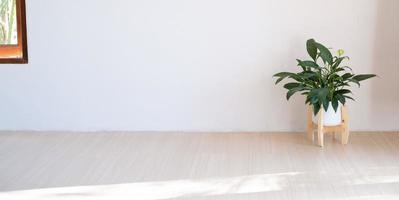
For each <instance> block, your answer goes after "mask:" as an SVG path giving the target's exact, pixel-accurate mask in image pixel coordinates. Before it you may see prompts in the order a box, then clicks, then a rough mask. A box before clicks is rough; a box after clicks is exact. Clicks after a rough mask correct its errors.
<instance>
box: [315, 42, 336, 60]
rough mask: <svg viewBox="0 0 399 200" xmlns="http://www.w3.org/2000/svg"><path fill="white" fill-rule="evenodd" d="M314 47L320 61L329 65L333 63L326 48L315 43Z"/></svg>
mask: <svg viewBox="0 0 399 200" xmlns="http://www.w3.org/2000/svg"><path fill="white" fill-rule="evenodd" d="M316 47H317V48H318V49H319V51H320V57H321V59H323V61H324V63H328V64H330V65H331V64H332V62H333V56H332V54H331V52H330V50H328V49H327V47H325V46H324V45H322V44H320V43H316Z"/></svg>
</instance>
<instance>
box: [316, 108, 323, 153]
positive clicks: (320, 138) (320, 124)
mask: <svg viewBox="0 0 399 200" xmlns="http://www.w3.org/2000/svg"><path fill="white" fill-rule="evenodd" d="M323 118H324V110H323V108H321V109H320V111H319V121H318V123H317V136H318V137H317V139H318V142H319V146H321V147H323V146H324V133H323V131H324V130H323V128H324V119H323Z"/></svg>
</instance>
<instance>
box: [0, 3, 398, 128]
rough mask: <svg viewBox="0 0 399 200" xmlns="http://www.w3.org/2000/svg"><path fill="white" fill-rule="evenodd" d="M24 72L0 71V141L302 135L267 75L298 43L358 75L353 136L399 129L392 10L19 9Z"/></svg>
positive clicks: (299, 50)
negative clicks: (119, 135)
mask: <svg viewBox="0 0 399 200" xmlns="http://www.w3.org/2000/svg"><path fill="white" fill-rule="evenodd" d="M26 3H27V15H28V29H29V30H28V32H29V33H28V36H29V38H28V39H29V57H30V62H29V64H28V65H2V66H0V129H2V130H78V131H87V130H90V131H95V130H136V131H137V130H158V131H176V130H177V131H179V130H182V131H183V130H184V131H301V130H304V128H305V106H304V104H303V97H300V96H296V97H294V98H293V99H292V100H291V101H290V102H287V101H286V100H285V90H284V89H283V88H282V87H281V86H274V84H273V83H274V80H272V78H271V77H272V75H273V74H274V73H276V72H278V71H281V70H296V69H297V68H298V67H296V66H295V64H296V62H295V59H296V58H305V57H306V50H305V41H306V39H308V38H315V39H317V40H318V41H320V42H322V43H324V44H326V45H327V46H331V47H334V48H343V49H345V50H346V52H347V54H348V55H349V56H350V57H351V58H352V59H351V61H350V63H349V64H350V65H351V66H352V67H353V68H354V70H355V72H357V73H378V75H379V76H380V77H381V78H380V79H375V80H372V81H369V82H365V83H364V84H363V86H362V88H361V89H355V97H356V99H357V102H356V103H350V105H349V106H350V115H351V122H350V123H351V128H352V130H399V123H398V122H399V115H398V113H399V79H398V78H397V77H398V76H399V71H398V69H399V66H398V57H399V12H398V10H399V1H397V0H350V1H348V0H335V1H331V0H167V1H165V0H148V1H139V0H113V1H104V0H84V1H73V2H71V1H65V0H64V1H59V0H58V1H54V0H27V2H26Z"/></svg>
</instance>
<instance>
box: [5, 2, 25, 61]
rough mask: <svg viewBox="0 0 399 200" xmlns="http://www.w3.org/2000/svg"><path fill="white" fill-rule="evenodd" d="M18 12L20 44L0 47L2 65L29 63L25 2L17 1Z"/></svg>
mask: <svg viewBox="0 0 399 200" xmlns="http://www.w3.org/2000/svg"><path fill="white" fill-rule="evenodd" d="M16 10H17V11H16V16H17V31H18V33H17V34H18V44H17V45H0V63H3V64H25V63H28V41H27V35H26V11H25V0H16Z"/></svg>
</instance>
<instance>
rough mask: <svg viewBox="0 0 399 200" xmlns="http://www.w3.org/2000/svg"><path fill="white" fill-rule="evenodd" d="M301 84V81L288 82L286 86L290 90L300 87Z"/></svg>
mask: <svg viewBox="0 0 399 200" xmlns="http://www.w3.org/2000/svg"><path fill="white" fill-rule="evenodd" d="M300 85H301V84H300V83H287V84H285V85H284V88H285V89H288V90H290V89H292V88H295V87H298V86H300Z"/></svg>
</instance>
